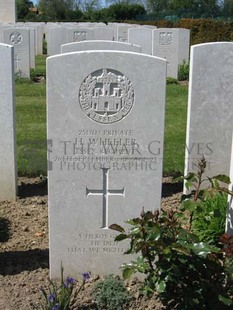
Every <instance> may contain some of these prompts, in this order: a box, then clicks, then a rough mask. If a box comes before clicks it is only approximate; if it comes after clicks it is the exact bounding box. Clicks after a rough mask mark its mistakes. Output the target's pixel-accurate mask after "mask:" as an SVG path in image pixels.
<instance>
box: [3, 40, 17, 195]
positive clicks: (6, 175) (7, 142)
mask: <svg viewBox="0 0 233 310" xmlns="http://www.w3.org/2000/svg"><path fill="white" fill-rule="evenodd" d="M13 49H14V48H13V47H12V46H10V45H6V44H0V69H1V70H0V83H1V87H0V128H1V135H0V171H1V173H0V201H3V200H9V201H15V200H16V193H17V185H16V184H17V172H16V171H17V170H16V142H15V93H14V51H13Z"/></svg>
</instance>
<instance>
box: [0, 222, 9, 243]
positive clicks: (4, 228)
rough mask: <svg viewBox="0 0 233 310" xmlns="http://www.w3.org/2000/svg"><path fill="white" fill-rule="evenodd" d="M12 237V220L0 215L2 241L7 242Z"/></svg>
mask: <svg viewBox="0 0 233 310" xmlns="http://www.w3.org/2000/svg"><path fill="white" fill-rule="evenodd" d="M9 238H10V221H9V220H8V219H6V218H4V217H0V242H6V241H8V240H9Z"/></svg>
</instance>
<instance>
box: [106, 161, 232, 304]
mask: <svg viewBox="0 0 233 310" xmlns="http://www.w3.org/2000/svg"><path fill="white" fill-rule="evenodd" d="M198 168H199V169H198V172H197V173H190V174H189V175H188V176H187V177H186V181H187V182H186V185H187V187H188V188H189V189H191V188H195V190H194V191H193V192H192V193H191V194H190V195H186V196H185V197H184V199H185V200H184V203H183V209H182V210H180V211H178V212H176V213H174V212H173V211H172V210H171V211H169V212H166V211H164V210H162V211H161V212H159V211H158V210H156V211H155V212H154V213H153V212H150V211H148V212H144V210H143V211H142V212H141V214H140V217H138V218H133V219H130V220H128V221H127V222H126V223H128V224H129V225H131V227H132V228H131V229H130V230H129V232H127V231H126V230H125V229H124V228H122V227H121V226H119V225H117V224H113V225H111V226H110V228H112V229H114V230H116V231H119V232H120V234H119V235H118V236H117V237H116V239H115V241H121V240H125V239H129V240H130V248H129V250H128V251H127V252H126V254H132V253H140V256H139V257H138V258H137V260H136V261H131V262H130V263H127V264H123V265H122V269H123V276H124V278H125V279H126V278H128V277H130V276H131V275H132V274H133V273H135V272H140V273H144V274H145V275H146V278H145V281H144V286H143V288H142V291H143V292H144V293H146V294H147V295H148V296H152V295H153V293H154V291H157V292H158V293H159V296H160V299H161V301H162V303H163V304H164V305H169V306H171V307H173V308H177V307H178V308H179V309H197V307H200V306H202V309H216V307H217V308H219V309H220V308H221V309H224V307H225V306H229V305H232V304H233V301H232V299H231V295H232V294H231V293H232V292H231V289H230V287H231V284H232V273H231V270H232V268H231V266H232V261H233V260H232V258H233V256H232V254H233V251H232V250H231V251H229V249H232V248H233V247H231V248H230V247H229V246H228V247H225V248H223V246H222V244H225V245H227V244H228V245H229V244H230V245H231V246H232V244H233V243H232V241H231V238H230V239H229V238H228V237H226V236H225V238H223V237H222V244H218V246H216V245H212V240H211V239H210V240H205V238H202V240H201V238H200V236H198V235H197V234H195V233H194V231H193V226H192V225H193V223H194V212H197V210H198V209H199V208H200V205H201V204H202V203H203V199H204V197H205V194H206V191H205V190H201V184H202V182H203V174H204V172H205V168H206V161H205V160H204V159H203V160H201V161H200V162H199V165H198ZM209 180H210V182H211V185H212V192H213V193H216V192H221V191H227V190H226V189H224V188H222V187H221V186H220V185H219V181H225V182H227V183H229V179H228V178H227V177H225V176H217V177H214V178H212V179H209ZM208 193H209V190H208ZM230 194H232V193H230ZM219 237H220V236H219ZM207 239H208V238H207Z"/></svg>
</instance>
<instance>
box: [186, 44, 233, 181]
mask: <svg viewBox="0 0 233 310" xmlns="http://www.w3.org/2000/svg"><path fill="white" fill-rule="evenodd" d="M232 55H233V43H231V42H218V43H207V44H200V45H195V46H192V48H191V59H190V82H189V100H188V118H187V134H186V154H185V174H187V173H188V172H190V171H196V170H197V167H196V164H197V161H198V160H199V159H200V158H201V157H202V156H204V157H205V158H206V160H207V167H206V174H207V175H208V176H209V177H211V176H214V175H218V174H225V175H229V171H230V158H231V141H232V139H231V138H232V117H233V109H232V107H233V105H232V98H233V88H232V82H233V58H232Z"/></svg>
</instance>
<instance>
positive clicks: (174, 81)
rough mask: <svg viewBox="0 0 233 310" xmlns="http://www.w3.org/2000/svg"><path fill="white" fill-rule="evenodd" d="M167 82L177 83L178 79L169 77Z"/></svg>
mask: <svg viewBox="0 0 233 310" xmlns="http://www.w3.org/2000/svg"><path fill="white" fill-rule="evenodd" d="M166 82H167V84H175V85H177V84H178V81H177V79H175V78H172V77H167V79H166Z"/></svg>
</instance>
